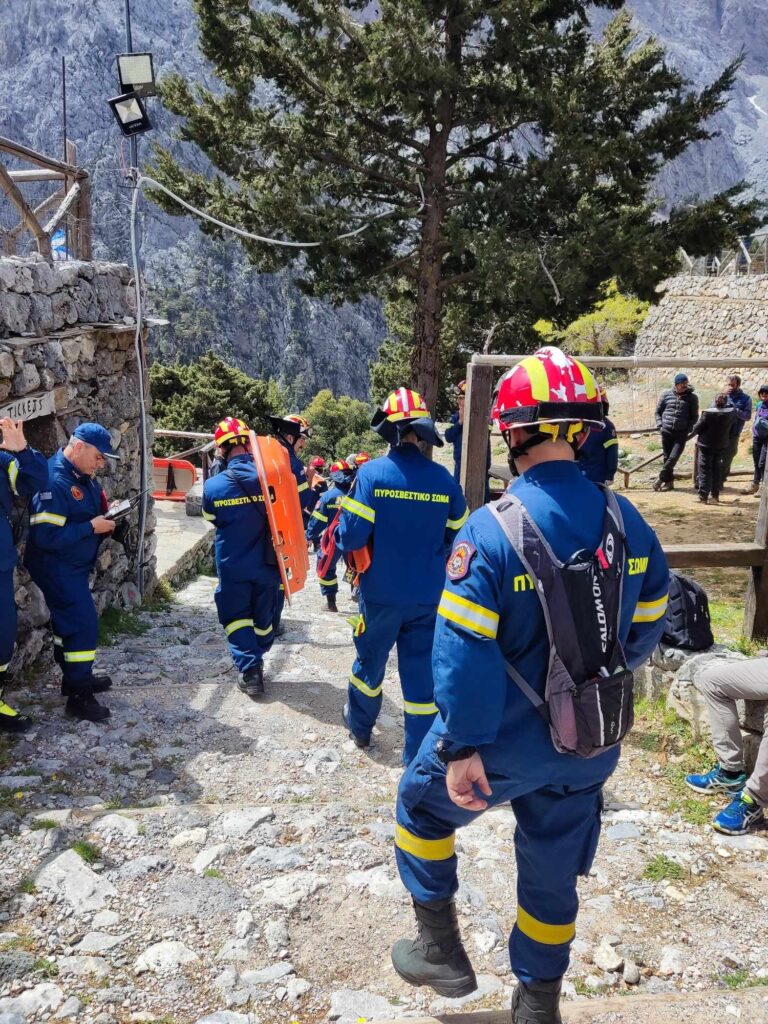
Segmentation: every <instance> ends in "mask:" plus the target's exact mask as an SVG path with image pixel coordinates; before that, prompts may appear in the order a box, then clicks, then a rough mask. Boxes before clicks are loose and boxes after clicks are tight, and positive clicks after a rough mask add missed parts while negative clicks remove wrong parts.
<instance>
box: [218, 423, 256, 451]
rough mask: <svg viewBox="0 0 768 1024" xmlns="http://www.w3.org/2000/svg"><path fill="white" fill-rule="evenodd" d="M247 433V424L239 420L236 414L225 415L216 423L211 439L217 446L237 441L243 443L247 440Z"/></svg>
mask: <svg viewBox="0 0 768 1024" xmlns="http://www.w3.org/2000/svg"><path fill="white" fill-rule="evenodd" d="M248 433H249V431H248V424H247V423H244V422H243V420H239V419H238V418H237V417H236V416H225V417H224V419H223V420H221V422H220V423H218V424H217V425H216V430H215V431H214V433H213V440H214V443H215V444H216V445H218V446H219V447H220V446H221V445H223V444H233V443H235V442H237V441H240V442H242V443H243V444H245V443H247V441H248Z"/></svg>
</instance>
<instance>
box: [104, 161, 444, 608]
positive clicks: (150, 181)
mask: <svg viewBox="0 0 768 1024" xmlns="http://www.w3.org/2000/svg"><path fill="white" fill-rule="evenodd" d="M121 157H122V153H121ZM131 177H132V179H133V196H132V197H131V265H132V269H133V283H134V289H135V292H136V334H135V336H134V350H135V353H136V367H137V370H138V375H139V417H140V421H141V422H140V430H139V459H140V463H141V466H140V484H139V489H140V491H141V500H140V502H139V525H138V539H137V544H136V563H137V573H138V576H137V580H136V583H137V586H138V590H139V596H140V597H143V596H144V539H145V533H146V523H147V462H148V458H149V445H148V443H147V405H146V395H145V387H146V373H145V366H144V352H143V347H142V344H141V335H142V329H143V327H144V305H143V302H142V297H141V277H140V275H139V246H138V241H137V237H136V221H137V216H138V209H139V195H140V193H141V190H142V188H143V187H144V185H149V186H150V187H152V188H157V189H159V190H160V191H161V192H163V193H164V194H165V195H167V196H169V197H170V198H171V199H174V200H175V201H176V202H177V203H178V204H179V205H180V206H183V207H184V209H185V210H189V212H190V213H192V214H194V215H195V216H196V217H202V218H203V220H207V221H210V223H211V224H215V225H216V226H217V227H219V228H222V229H223V230H224V231H230V232H231V233H232V234H235V235H239V237H240V238H248V239H251V240H252V241H254V242H262V243H264V244H265V245H276V246H281V247H283V248H290V249H315V248H318V247H320V246H323V245H329V244H331V243H332V242H341V241H343V240H345V239H347V238H355V237H356V236H357V235H361V234H362V233H363V232H364V231H367V230H368V228H369V227H370V226H371V225H372V224H374V223H375V222H376V221H379V220H384V219H385V218H387V217H394V216H402V213H401V211H400V210H387V211H386V213H380V214H378V215H377V216H376V217H372V218H371V219H370V220H368V221H366V222H365V224H362V225H361V226H360V227H359V228H355V229H354V231H346V232H345V233H344V234H342V235H336V236H335V237H334V238H329V239H327V240H326V241H324V242H292V241H285V240H283V239H279V238H267V237H266V236H264V235H257V234H255V233H254V232H252V231H245V230H243V228H237V227H235V226H234V225H233V224H227V223H226V222H225V221H222V220H219V219H218V218H217V217H212V216H211V214H209V213H206V212H205V211H204V210H198V209H197V208H196V207H194V206H192V204H191V203H188V202H187V201H186V200H185V199H182V198H181V196H177V195H176V193H175V192H172V191H171V189H169V188H166V187H165V185H161V184H160V182H159V181H155V179H154V178H150V177H148V176H146V175H143V174H141V173H140V172H139V171H138V170H137V169H136V168H131ZM416 183H417V185H418V187H419V195H420V197H421V205H420V206H419V208H418V210H416V211H415V212H414V213H412V214H410V216H412V217H418V216H419V214H420V213H421V212H422V210H424V208H425V207H426V205H427V200H426V197H425V195H424V189H423V188H422V185H421V181H419V180H418V179H417V182H416Z"/></svg>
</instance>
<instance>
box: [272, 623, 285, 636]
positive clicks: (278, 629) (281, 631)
mask: <svg viewBox="0 0 768 1024" xmlns="http://www.w3.org/2000/svg"><path fill="white" fill-rule="evenodd" d="M274 633H275V639H276V640H279V639H280V637H281V636H285V626H284V625H283V624H282V622H278V623H277V625H276V626H275V627H274Z"/></svg>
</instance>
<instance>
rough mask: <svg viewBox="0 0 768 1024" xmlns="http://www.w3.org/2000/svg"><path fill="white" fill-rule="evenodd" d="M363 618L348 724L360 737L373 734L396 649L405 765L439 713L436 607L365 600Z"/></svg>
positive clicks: (361, 611)
mask: <svg viewBox="0 0 768 1024" xmlns="http://www.w3.org/2000/svg"><path fill="white" fill-rule="evenodd" d="M360 614H361V624H362V625H364V629H362V631H360V632H359V634H358V635H355V648H356V650H357V657H356V658H355V661H354V664H353V666H352V674H351V675H350V677H349V696H348V701H349V724H350V727H351V729H352V732H354V733H355V734H356V735H358V736H361V737H363V736H369V735H370V732H371V729H372V728H373V726H374V724H375V722H376V719H377V717H378V715H379V711H380V710H381V699H382V698H381V684H382V681H383V679H384V671H385V669H386V666H387V658H388V657H389V652H390V651H391V650H392V648H393V647H394V646H395V645H397V662H398V669H399V672H400V686H401V687H402V691H403V710H404V712H405V743H404V747H403V763H404V764H408V763H409V762H410V761H411V760H412V759H413V758H414V757H415V756H416V752H417V750H418V749H419V746H420V745H421V741H422V740H423V739H424V736H425V735H426V734H427V733H428V732H429V729H430V726H431V725H432V722H433V720H434V717H435V715H436V714H437V707H436V706H435V703H434V687H433V685H432V638H433V637H434V633H435V616H436V609H435V607H434V605H430V604H413V605H404V606H400V605H389V604H371V603H370V602H367V601H364V600H363V598H362V596H361V598H360ZM359 630H361V626H358V631H359ZM358 631H356V634H357V632H358Z"/></svg>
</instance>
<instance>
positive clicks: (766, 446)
mask: <svg viewBox="0 0 768 1024" xmlns="http://www.w3.org/2000/svg"><path fill="white" fill-rule="evenodd" d="M767 453H768V437H762V438H760V437H755V436H754V435H753V436H752V461H753V462H754V464H755V476H754V482H755V483H756V484H761V483H762V482H763V474H764V473H765V456H766V454H767Z"/></svg>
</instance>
